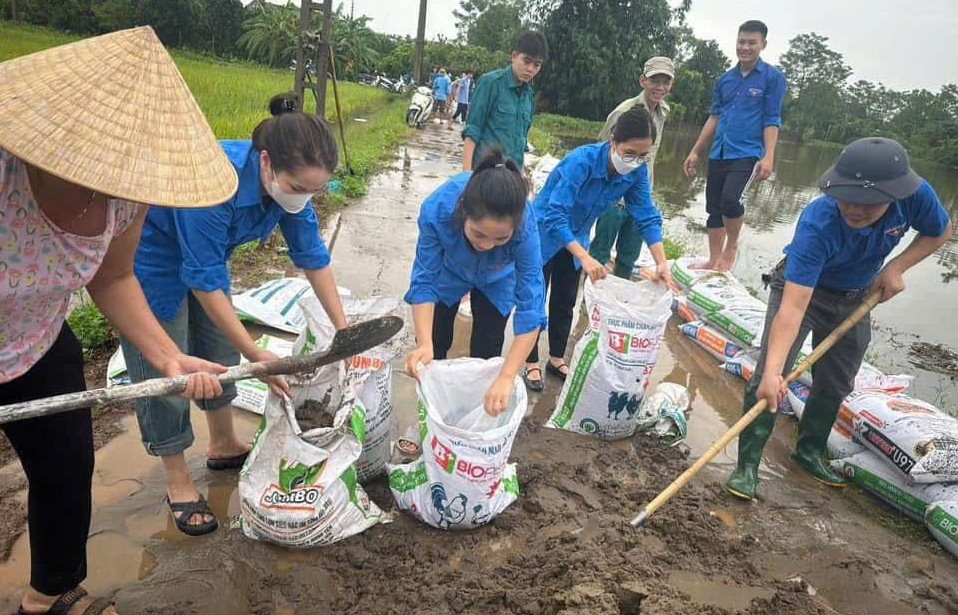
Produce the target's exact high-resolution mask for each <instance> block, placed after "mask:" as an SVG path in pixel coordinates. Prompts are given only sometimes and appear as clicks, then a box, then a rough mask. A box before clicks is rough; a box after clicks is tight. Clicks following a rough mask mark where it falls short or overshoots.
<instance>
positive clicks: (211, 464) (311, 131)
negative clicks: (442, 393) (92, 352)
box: [122, 95, 346, 536]
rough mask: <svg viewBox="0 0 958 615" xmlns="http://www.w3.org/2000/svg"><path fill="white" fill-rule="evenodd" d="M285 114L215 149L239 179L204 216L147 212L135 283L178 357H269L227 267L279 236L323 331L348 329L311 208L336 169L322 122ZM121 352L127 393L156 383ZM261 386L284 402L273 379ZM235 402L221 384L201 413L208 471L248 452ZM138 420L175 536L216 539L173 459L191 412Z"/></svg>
mask: <svg viewBox="0 0 958 615" xmlns="http://www.w3.org/2000/svg"><path fill="white" fill-rule="evenodd" d="M294 109H295V104H294V101H293V100H292V99H291V98H289V96H287V95H280V96H276V97H274V98H273V100H271V101H270V112H271V113H272V114H273V116H274V117H271V118H269V119H266V120H264V121H263V122H261V123H260V124H259V126H257V128H256V130H255V131H254V132H253V139H252V141H223V142H221V145H222V147H223V149H224V150H225V151H226V155H227V157H228V158H229V159H230V161H231V162H232V163H233V166H234V167H235V168H236V172H237V174H238V175H239V190H238V191H237V193H236V195H235V196H234V197H233V198H232V199H230V200H229V201H227V202H225V203H223V204H222V205H217V206H215V207H210V208H207V209H191V210H186V209H183V210H175V211H174V210H166V209H160V208H153V209H151V210H150V213H149V215H148V216H147V219H146V224H145V225H144V227H143V235H142V239H141V240H140V246H139V249H138V251H137V254H136V265H135V272H136V277H137V278H138V279H139V281H140V284H141V285H142V286H143V291H144V292H145V294H146V297H147V300H148V302H149V304H150V308H151V309H152V310H153V313H154V314H155V315H156V317H157V319H158V320H159V321H160V324H161V325H163V328H164V329H166V331H167V333H169V335H170V337H172V338H173V340H174V341H175V342H176V343H177V345H178V346H179V347H180V348H181V349H182V348H189V349H190V350H191V351H192V352H193V353H194V354H196V355H198V356H201V357H206V358H210V357H215V359H209V360H215V361H216V362H219V363H221V364H223V365H236V364H237V363H239V359H240V354H242V355H243V356H245V357H246V358H247V359H249V360H250V361H267V360H270V359H274V358H275V356H274V355H273V354H272V353H270V352H268V351H266V350H263V349H262V348H259V347H258V346H257V345H256V344H255V343H254V342H253V339H252V338H251V337H250V335H249V333H247V332H246V328H245V327H244V326H243V324H242V323H241V322H240V321H239V318H238V317H237V316H236V313H235V312H234V310H233V305H232V303H231V301H230V275H229V266H228V263H229V259H230V256H231V255H232V254H233V251H234V250H235V249H236V248H237V247H239V246H240V245H242V244H245V243H248V242H251V241H255V240H260V241H265V240H266V239H267V238H268V237H269V236H270V235H271V234H272V232H273V231H274V230H275V228H276V226H277V225H278V226H279V227H280V229H281V230H282V232H283V236H284V237H285V238H286V242H287V244H288V245H289V256H290V258H291V259H292V261H293V263H295V264H296V266H298V267H300V268H302V269H303V270H304V272H305V274H306V277H307V278H308V279H309V281H310V283H311V285H312V287H313V289H314V291H315V293H316V296H317V297H318V298H319V300H320V302H321V303H322V305H323V307H324V308H325V310H326V312H327V314H329V318H330V320H331V321H332V323H333V324H334V325H335V326H336V328H337V329H340V328H343V327H345V326H346V316H345V314H344V313H343V306H342V303H341V302H340V300H339V294H338V292H337V289H336V280H335V278H334V276H333V271H332V268H331V267H330V256H329V251H328V250H327V249H326V246H325V245H324V244H323V241H322V239H321V238H320V234H319V224H318V221H317V219H316V212H315V211H314V210H313V208H312V206H311V200H312V198H313V195H315V194H316V193H318V192H320V191H322V190H323V189H324V188H325V186H326V182H327V181H328V180H329V177H330V175H331V174H332V173H333V171H334V170H335V169H336V164H337V160H338V154H337V148H336V141H335V139H334V137H333V134H332V131H331V130H330V128H329V126H328V125H327V124H326V122H325V121H323V120H322V119H321V118H319V117H317V116H315V115H307V114H304V113H297V112H295V111H294ZM122 344H123V352H124V355H125V357H126V361H127V367H128V369H129V372H130V377H131V379H132V380H133V381H134V382H138V381H141V380H145V379H148V378H154V377H156V376H157V374H156V373H155V371H154V370H153V369H152V368H151V367H150V366H149V364H147V363H146V361H145V360H144V359H143V356H142V355H141V354H140V352H139V351H138V350H137V349H136V348H135V347H133V346H132V345H131V344H130V343H128V342H127V340H122ZM267 382H268V383H269V384H270V386H271V387H273V389H274V390H278V391H281V392H285V393H288V392H289V389H288V386H287V384H286V382H285V380H284V379H283V378H282V377H280V376H274V377H272V378H269V379H268V380H267ZM235 395H236V387H235V386H234V385H224V386H223V395H221V396H220V397H218V398H216V399H210V400H205V401H204V402H202V403H200V408H202V409H203V410H205V411H206V412H204V415H205V417H206V420H207V423H208V424H209V430H210V445H209V449H208V450H207V462H206V465H207V467H208V468H209V469H211V470H227V469H233V468H239V467H241V466H242V465H243V462H244V461H245V460H246V456H247V455H248V453H249V450H250V445H249V444H248V443H245V442H241V441H240V440H239V439H238V438H237V437H236V434H235V432H234V430H233V415H232V406H231V402H232V400H233V397H235ZM136 416H137V420H138V422H139V425H140V432H141V434H142V438H143V444H144V446H145V447H146V450H147V453H149V454H150V455H154V456H159V457H161V458H162V460H163V466H164V468H165V470H166V482H167V499H168V502H169V506H170V512H171V514H172V515H173V519H174V521H175V523H176V526H177V528H178V529H179V530H180V531H182V532H184V533H185V534H188V535H191V536H196V535H201V534H206V533H209V532H212V531H214V530H215V529H216V527H217V525H218V524H217V521H216V517H215V516H213V514H212V513H211V511H210V509H209V506H208V505H207V503H206V501H205V499H204V498H203V497H202V496H201V495H200V494H199V493H198V491H197V490H196V486H195V485H194V484H193V481H192V479H191V478H190V475H189V472H188V470H187V466H186V459H185V457H184V455H183V451H185V450H186V449H187V448H189V446H190V445H191V444H192V443H193V430H192V427H191V425H190V407H189V403H188V402H187V401H186V400H183V399H179V398H174V397H162V398H149V399H142V400H138V401H137V402H136Z"/></svg>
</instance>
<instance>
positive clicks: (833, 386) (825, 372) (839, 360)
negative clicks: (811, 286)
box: [750, 261, 872, 400]
mask: <svg viewBox="0 0 958 615" xmlns="http://www.w3.org/2000/svg"><path fill="white" fill-rule="evenodd" d="M770 289H771V292H770V293H769V296H768V310H767V312H766V316H765V330H764V331H763V333H762V350H761V353H760V355H759V358H758V363H757V364H756V368H755V372H754V373H753V374H752V380H751V382H750V386H752V387H755V388H757V387H758V385H759V383H760V382H761V381H762V372H763V370H764V369H765V355H766V353H767V352H768V341H769V336H770V334H771V330H772V322H773V321H774V320H775V315H776V314H778V310H779V307H780V306H781V305H782V294H783V293H784V289H785V261H782V262H781V263H779V264H778V266H777V267H776V268H775V270H774V271H773V272H772V278H771V285H770ZM866 294H867V291H860V292H839V291H831V290H828V289H824V288H816V289H815V291H814V292H813V293H812V299H811V301H809V303H808V308H807V309H806V310H805V317H804V318H803V319H802V324H801V327H800V328H799V330H798V336H797V337H796V338H795V343H794V344H792V348H791V349H790V350H789V353H788V358H787V359H786V360H785V367H784V369H783V375H784V374H787V373H788V372H790V371H791V370H792V366H793V365H794V364H795V359H796V358H797V357H798V353H799V351H800V350H801V348H802V344H804V343H805V340H806V339H807V338H808V334H809V333H811V334H812V347H813V348H814V347H817V346H818V345H819V344H820V343H822V341H823V340H824V339H825V338H826V337H828V335H829V334H830V333H831V332H832V331H834V330H835V327H837V326H838V325H839V324H841V323H842V321H844V320H845V319H846V318H848V316H849V315H851V313H852V312H854V311H855V309H857V308H858V306H859V305H861V303H862V301H864V299H865V295H866ZM871 336H872V329H871V316H870V315H869V316H865V317H864V318H862V319H861V320H860V321H859V322H858V324H857V325H855V326H854V327H852V329H851V330H850V331H849V332H848V333H846V334H845V336H844V337H843V338H841V339H840V340H838V342H836V343H835V345H834V346H832V349H831V350H829V351H828V352H826V353H825V354H824V355H822V358H821V359H819V360H818V362H817V363H815V365H813V366H812V390H811V392H810V394H809V399H811V398H813V397H814V398H828V399H835V400H841V399H844V398H845V397H846V396H847V395H848V394H849V393H851V392H852V389H853V388H854V387H855V376H856V375H857V374H858V370H859V368H861V365H862V361H863V360H864V358H865V351H867V350H868V344H869V343H870V342H871Z"/></svg>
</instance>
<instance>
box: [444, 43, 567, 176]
mask: <svg viewBox="0 0 958 615" xmlns="http://www.w3.org/2000/svg"><path fill="white" fill-rule="evenodd" d="M548 56H549V45H548V43H547V42H546V37H545V35H543V34H542V33H540V32H524V33H522V34H521V35H520V36H519V38H518V40H517V41H516V45H515V49H513V51H512V57H511V61H510V63H509V66H507V67H505V68H500V69H498V70H494V71H490V72H488V73H486V74H485V75H483V76H482V78H481V79H480V80H479V83H477V84H476V94H475V96H473V97H472V102H471V103H470V104H471V106H472V109H471V110H470V112H469V116H468V118H467V119H466V129H465V130H464V131H463V133H462V134H463V139H464V147H463V152H462V170H463V171H470V170H472V167H473V164H476V163H478V162H479V160H481V159H482V158H483V156H485V154H486V152H487V151H488V150H489V149H491V148H493V147H498V148H500V149H502V151H503V152H504V153H505V154H506V156H507V157H509V158H511V159H512V160H513V161H514V162H515V163H516V164H517V165H519V168H522V166H523V163H524V161H525V152H526V145H527V144H528V140H529V128H531V127H532V116H533V114H534V113H535V96H534V94H533V91H532V85H531V84H532V80H533V79H535V76H536V75H538V74H539V71H540V70H542V63H543V62H545V61H546V60H547V59H548Z"/></svg>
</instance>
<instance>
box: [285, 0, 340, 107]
mask: <svg viewBox="0 0 958 615" xmlns="http://www.w3.org/2000/svg"><path fill="white" fill-rule="evenodd" d="M320 9H321V10H322V11H323V29H322V34H321V35H319V36H317V35H316V34H314V33H313V32H312V30H311V29H310V25H311V23H312V16H313V11H315V10H320ZM332 27H333V0H324V3H323V5H322V7H320V5H319V4H317V3H316V2H312V1H311V0H302V3H301V5H300V11H299V45H298V46H297V48H296V76H295V82H294V84H293V93H294V94H296V101H297V102H296V104H297V110H298V111H302V110H303V104H304V102H305V100H304V94H305V92H306V90H307V89H309V90H312V91H313V94H314V95H315V97H316V115H318V116H320V117H325V115H326V81H327V79H326V72H327V71H326V69H327V67H328V66H329V57H330V56H329V41H330V38H331V36H332ZM317 51H318V53H317ZM310 64H311V65H312V71H314V72H315V73H316V79H315V81H314V80H313V77H312V75H311V74H310V72H311V71H309V70H307V69H308V68H309V66H310Z"/></svg>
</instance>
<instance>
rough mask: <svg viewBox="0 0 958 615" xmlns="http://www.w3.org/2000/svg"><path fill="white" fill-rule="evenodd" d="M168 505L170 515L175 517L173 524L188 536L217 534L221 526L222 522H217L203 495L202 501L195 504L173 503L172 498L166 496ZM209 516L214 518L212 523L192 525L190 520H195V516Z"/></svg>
mask: <svg viewBox="0 0 958 615" xmlns="http://www.w3.org/2000/svg"><path fill="white" fill-rule="evenodd" d="M166 503H167V504H168V505H169V507H170V514H171V515H172V516H173V523H175V524H176V529H178V530H179V531H181V532H183V533H184V534H186V535H187V536H202V535H204V534H209V533H210V532H215V531H216V528H218V527H219V526H220V522H219V521H217V520H216V516H215V515H214V514H213V511H212V510H210V507H209V504H207V503H206V498H204V497H203V496H202V495H201V496H200V499H199V500H197V501H195V502H171V501H170V496H166ZM176 513H180V516H179V517H177V516H176ZM197 514H199V515H203V516H204V517H205V516H206V515H209V516H211V517H213V520H212V521H209V522H207V523H190V519H192V518H193V515H197Z"/></svg>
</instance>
